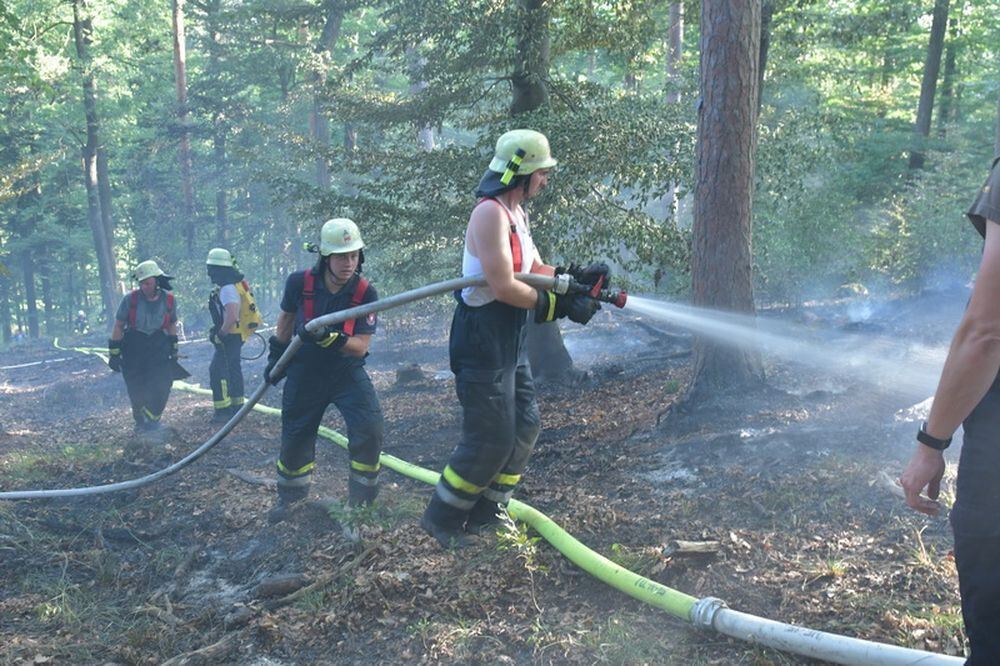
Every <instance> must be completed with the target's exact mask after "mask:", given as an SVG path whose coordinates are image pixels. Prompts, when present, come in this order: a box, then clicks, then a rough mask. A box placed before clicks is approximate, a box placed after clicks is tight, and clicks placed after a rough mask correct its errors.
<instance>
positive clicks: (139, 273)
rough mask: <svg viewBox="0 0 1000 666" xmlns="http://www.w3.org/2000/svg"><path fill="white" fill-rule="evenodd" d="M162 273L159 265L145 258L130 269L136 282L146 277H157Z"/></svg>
mask: <svg viewBox="0 0 1000 666" xmlns="http://www.w3.org/2000/svg"><path fill="white" fill-rule="evenodd" d="M161 275H163V271H162V270H161V269H160V266H159V265H158V264H157V263H156V262H155V261H153V260H152V259H147V260H146V261H144V262H142V263H141V264H139V265H138V266H136V267H135V270H134V271H132V277H134V278H135V281H136V282H142V281H143V280H145V279H146V278H151V277H159V276H161Z"/></svg>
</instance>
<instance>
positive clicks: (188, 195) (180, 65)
mask: <svg viewBox="0 0 1000 666" xmlns="http://www.w3.org/2000/svg"><path fill="white" fill-rule="evenodd" d="M173 28H174V30H173V32H174V84H175V87H176V89H177V123H178V125H179V126H180V134H181V136H180V142H179V143H178V147H177V162H178V166H179V167H180V172H181V173H180V176H181V202H182V208H181V215H183V217H184V240H185V241H186V242H187V256H188V258H191V257H193V256H194V223H195V220H194V183H193V181H192V179H191V168H192V161H191V132H190V128H189V124H188V100H187V44H186V39H185V33H186V31H185V27H184V0H173Z"/></svg>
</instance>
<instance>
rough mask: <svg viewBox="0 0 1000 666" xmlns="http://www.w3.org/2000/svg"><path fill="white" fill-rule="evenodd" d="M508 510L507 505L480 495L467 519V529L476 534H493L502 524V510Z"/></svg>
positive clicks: (504, 511)
mask: <svg viewBox="0 0 1000 666" xmlns="http://www.w3.org/2000/svg"><path fill="white" fill-rule="evenodd" d="M506 511H507V508H506V507H504V506H501V505H499V504H497V503H496V502H494V501H493V500H489V499H486V498H485V497H480V498H479V500H478V501H477V502H476V505H475V506H474V507H472V511H470V512H469V517H468V519H466V521H465V531H466V532H468V533H469V534H473V535H475V536H479V535H482V534H492V533H493V532H495V531H496V529H497V527H499V525H500V522H501V519H500V516H501V512H503V513H506Z"/></svg>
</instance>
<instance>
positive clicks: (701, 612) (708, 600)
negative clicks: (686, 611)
mask: <svg viewBox="0 0 1000 666" xmlns="http://www.w3.org/2000/svg"><path fill="white" fill-rule="evenodd" d="M723 608H728V606H727V605H726V602H725V601H723V600H722V599H718V598H716V597H702V598H701V599H699V600H698V601H696V602H695V603H694V606H692V607H691V618H690V619H691V624H693V625H694V626H696V627H698V628H700V629H712V628H713V627H712V622H713V621H714V620H715V614H716V613H718V612H719V611H720V610H722V609H723Z"/></svg>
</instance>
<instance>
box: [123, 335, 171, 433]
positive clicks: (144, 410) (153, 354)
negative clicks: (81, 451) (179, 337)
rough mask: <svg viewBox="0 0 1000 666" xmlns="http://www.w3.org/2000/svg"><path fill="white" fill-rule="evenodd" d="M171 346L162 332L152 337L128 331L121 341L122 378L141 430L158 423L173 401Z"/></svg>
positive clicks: (136, 421)
mask: <svg viewBox="0 0 1000 666" xmlns="http://www.w3.org/2000/svg"><path fill="white" fill-rule="evenodd" d="M168 346H169V343H168V342H167V338H166V335H164V334H163V333H162V332H161V331H157V332H156V333H153V334H152V335H145V334H143V333H138V332H135V331H127V332H126V333H125V337H124V339H123V340H122V378H123V379H124V380H125V388H126V389H127V390H128V397H129V402H131V403H132V418H134V419H135V423H136V425H137V426H139V427H140V428H141V427H146V426H148V425H151V424H155V423H158V422H159V420H160V417H161V416H162V415H163V410H164V409H165V408H166V406H167V400H168V399H169V398H170V387H171V385H172V384H173V382H174V380H173V363H172V362H171V361H170V360H168V359H167V352H168Z"/></svg>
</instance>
